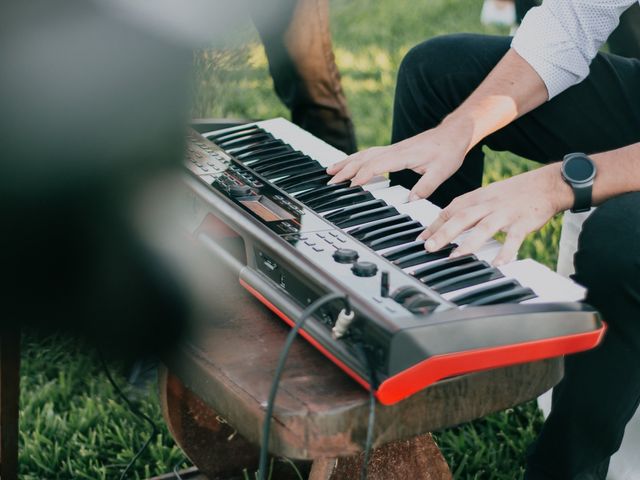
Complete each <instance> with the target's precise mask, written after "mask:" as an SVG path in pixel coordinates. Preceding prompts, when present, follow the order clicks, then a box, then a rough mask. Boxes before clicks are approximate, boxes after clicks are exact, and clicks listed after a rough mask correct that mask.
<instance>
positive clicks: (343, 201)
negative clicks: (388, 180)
mask: <svg viewBox="0 0 640 480" xmlns="http://www.w3.org/2000/svg"><path fill="white" fill-rule="evenodd" d="M373 198H374V196H373V195H371V192H367V191H366V190H361V191H360V192H353V193H347V194H345V195H341V196H338V197H337V198H334V199H331V200H327V201H326V202H323V203H321V204H319V205H318V206H316V207H310V208H313V210H315V211H316V212H318V213H324V212H328V211H330V210H334V209H336V208H342V207H348V206H350V205H357V204H359V203H364V202H368V201H369V200H373Z"/></svg>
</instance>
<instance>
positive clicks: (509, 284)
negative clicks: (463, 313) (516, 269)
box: [451, 279, 521, 305]
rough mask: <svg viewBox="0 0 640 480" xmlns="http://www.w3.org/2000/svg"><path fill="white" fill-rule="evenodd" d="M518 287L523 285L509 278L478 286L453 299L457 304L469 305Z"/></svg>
mask: <svg viewBox="0 0 640 480" xmlns="http://www.w3.org/2000/svg"><path fill="white" fill-rule="evenodd" d="M516 288H521V285H520V284H519V283H518V282H517V281H516V280H513V279H507V280H505V281H503V282H498V283H493V284H491V285H486V286H484V287H479V288H476V289H474V290H472V291H470V292H467V293H463V294H462V295H458V296H456V297H454V298H452V299H451V301H452V302H453V303H455V304H457V305H468V304H471V303H473V302H477V301H479V300H482V299H483V298H488V297H490V296H493V295H495V294H496V293H502V292H511V291H514V290H515V289H516Z"/></svg>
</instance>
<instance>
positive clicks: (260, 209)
mask: <svg viewBox="0 0 640 480" xmlns="http://www.w3.org/2000/svg"><path fill="white" fill-rule="evenodd" d="M239 202H240V203H241V204H242V205H244V206H245V207H247V208H248V209H249V210H251V211H252V212H253V213H255V214H256V215H258V216H259V217H260V218H261V219H262V220H264V221H265V222H279V221H281V220H293V219H294V216H293V215H291V214H290V213H289V212H287V211H286V210H285V209H284V208H282V207H280V206H279V205H277V204H276V203H275V202H273V201H272V200H270V199H269V198H267V197H265V196H264V195H260V196H259V197H252V198H250V199H247V200H240V201H239Z"/></svg>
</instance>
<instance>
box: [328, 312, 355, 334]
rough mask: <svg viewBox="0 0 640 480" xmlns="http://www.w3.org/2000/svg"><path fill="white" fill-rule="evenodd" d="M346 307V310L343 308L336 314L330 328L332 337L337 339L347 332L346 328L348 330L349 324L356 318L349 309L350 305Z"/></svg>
mask: <svg viewBox="0 0 640 480" xmlns="http://www.w3.org/2000/svg"><path fill="white" fill-rule="evenodd" d="M347 308H348V310H347V309H346V308H343V309H342V310H340V313H339V314H338V319H337V320H336V323H335V325H334V326H333V328H332V329H331V333H333V338H336V339H337V338H341V337H343V336H344V334H345V333H347V330H349V326H350V325H351V323H352V322H353V319H354V318H356V314H355V312H354V311H353V310H351V308H350V306H349V307H347Z"/></svg>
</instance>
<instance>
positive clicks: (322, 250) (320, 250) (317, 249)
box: [313, 247, 324, 252]
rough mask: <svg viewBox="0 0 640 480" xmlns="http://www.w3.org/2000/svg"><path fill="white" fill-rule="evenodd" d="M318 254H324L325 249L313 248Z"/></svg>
mask: <svg viewBox="0 0 640 480" xmlns="http://www.w3.org/2000/svg"><path fill="white" fill-rule="evenodd" d="M313 249H314V250H315V251H316V252H324V248H322V247H313Z"/></svg>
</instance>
